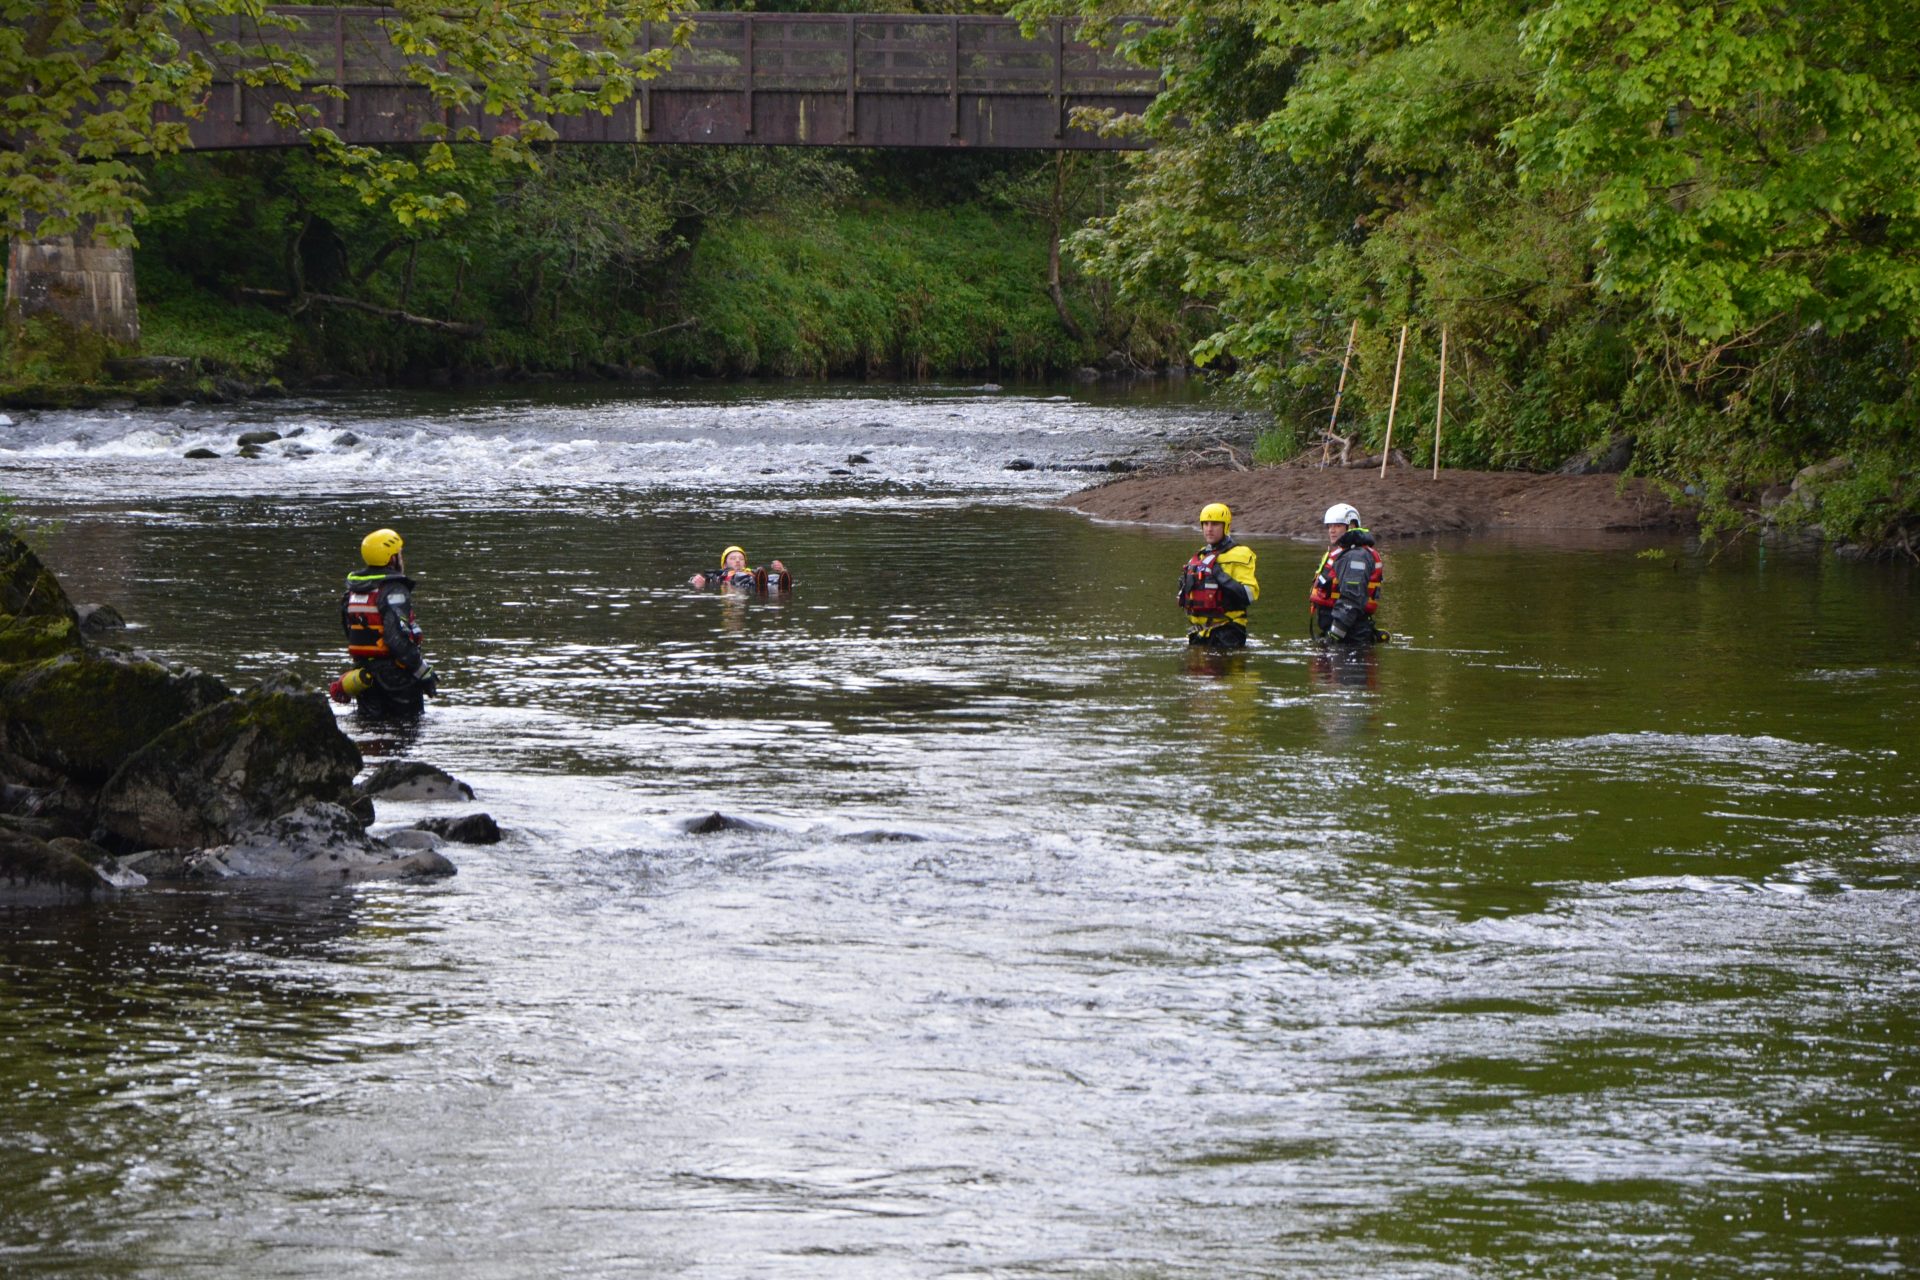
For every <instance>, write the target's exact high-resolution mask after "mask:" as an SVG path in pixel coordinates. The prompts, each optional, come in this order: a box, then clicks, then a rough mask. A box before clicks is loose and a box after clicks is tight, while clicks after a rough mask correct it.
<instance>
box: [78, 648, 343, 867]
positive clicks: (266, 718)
mask: <svg viewBox="0 0 1920 1280" xmlns="http://www.w3.org/2000/svg"><path fill="white" fill-rule="evenodd" d="M359 770H360V751H359V748H357V747H355V746H354V745H353V741H352V740H351V739H350V738H348V737H347V736H346V734H344V733H342V732H340V726H339V724H338V723H337V722H336V721H335V720H334V718H333V712H332V710H331V709H330V708H329V707H328V706H327V700H326V698H325V697H324V696H322V695H320V694H318V693H312V692H308V691H306V690H305V689H304V688H303V686H302V685H301V683H300V681H299V679H298V678H297V677H296V676H294V675H293V673H291V672H288V673H284V674H282V675H280V676H276V677H273V678H271V679H269V680H267V681H265V682H263V683H262V684H260V685H259V686H258V687H256V688H253V689H250V690H248V691H247V692H246V693H244V694H241V695H240V696H238V697H234V698H228V699H226V700H225V701H223V702H219V703H217V704H215V705H213V706H211V707H208V708H206V709H205V710H202V711H197V712H195V713H194V714H193V715H191V716H188V717H187V718H186V719H185V720H182V721H181V722H180V723H178V724H176V725H174V726H173V727H172V728H170V729H167V730H166V731H165V732H163V733H161V734H160V735H159V736H158V737H156V738H154V739H153V741H151V742H149V743H147V744H146V745H145V746H143V747H142V748H140V750H138V751H137V752H135V753H134V754H133V755H132V756H130V757H128V759H127V761H126V763H125V764H123V765H121V766H120V768H119V769H118V770H117V771H116V772H115V773H114V774H113V776H112V777H111V778H109V779H108V780H107V783H106V785H105V786H104V787H103V788H102V789H101V792H100V799H99V803H98V806H97V808H96V810H95V816H96V819H97V820H98V822H99V824H100V826H101V828H102V829H103V830H104V831H106V832H108V833H110V834H111V835H112V836H114V837H116V838H117V839H119V840H121V841H123V842H125V843H126V844H127V845H129V846H131V847H132V848H135V849H154V848H161V847H165V846H208V845H220V844H227V843H230V842H231V841H233V840H234V839H236V838H237V837H239V836H240V835H241V834H242V833H243V832H246V831H248V830H250V829H251V828H254V827H257V826H258V825H260V824H261V823H263V822H266V821H268V820H269V819H272V818H277V817H279V816H280V815H282V814H284V813H288V812H290V811H292V810H293V809H296V808H298V807H300V806H301V805H304V804H306V803H308V802H310V801H316V800H317V801H324V802H327V803H330V804H336V805H345V804H348V803H350V802H351V801H352V799H353V775H354V774H356V773H358V772H359Z"/></svg>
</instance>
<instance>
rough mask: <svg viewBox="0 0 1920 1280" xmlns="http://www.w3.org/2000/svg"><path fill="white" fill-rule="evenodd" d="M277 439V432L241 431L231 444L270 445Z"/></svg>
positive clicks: (278, 436) (278, 435)
mask: <svg viewBox="0 0 1920 1280" xmlns="http://www.w3.org/2000/svg"><path fill="white" fill-rule="evenodd" d="M279 438H280V433H279V432H278V431H242V432H241V433H240V434H239V435H238V436H236V437H235V438H234V441H233V442H234V443H235V444H238V445H251V444H272V443H273V442H274V441H275V440H278V439H279Z"/></svg>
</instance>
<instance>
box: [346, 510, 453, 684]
mask: <svg viewBox="0 0 1920 1280" xmlns="http://www.w3.org/2000/svg"><path fill="white" fill-rule="evenodd" d="M400 547H401V542H400V535H399V534H397V533H395V532H394V531H393V530H391V529H375V530H374V531H373V532H372V533H370V534H368V535H367V536H366V537H365V538H364V539H363V540H362V541H361V543H360V558H361V559H362V560H364V561H366V568H365V570H363V571H361V572H359V573H350V574H348V575H347V590H346V592H345V594H343V595H342V596H341V597H340V625H341V627H342V628H343V629H344V630H345V631H346V633H347V656H348V657H350V658H352V659H353V666H352V668H351V669H349V670H347V671H343V672H342V673H341V674H340V678H339V679H337V680H335V681H334V682H333V683H332V684H330V685H328V686H327V695H328V696H329V697H331V698H332V699H333V700H334V701H335V702H348V701H357V702H358V703H359V704H360V713H361V714H362V715H369V716H417V715H419V714H420V712H421V710H422V709H423V707H424V705H425V704H424V702H423V699H425V698H429V697H432V696H434V695H435V694H438V693H439V692H440V679H439V677H438V676H436V675H434V673H433V668H432V667H431V666H430V665H428V663H427V655H426V654H424V653H422V652H421V650H420V624H419V623H417V622H415V621H414V620H413V579H411V578H409V577H407V569H406V564H405V563H404V562H403V561H402V559H401V556H400Z"/></svg>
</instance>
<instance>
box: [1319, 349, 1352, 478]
mask: <svg viewBox="0 0 1920 1280" xmlns="http://www.w3.org/2000/svg"><path fill="white" fill-rule="evenodd" d="M1359 333H1360V317H1358V316H1355V317H1354V319H1353V327H1352V328H1350V329H1348V330H1347V354H1345V355H1344V356H1341V357H1340V385H1339V386H1338V387H1336V388H1335V389H1334V392H1333V416H1332V417H1331V418H1328V419H1327V438H1326V441H1325V442H1324V443H1323V444H1322V445H1321V446H1320V465H1321V466H1323V467H1324V466H1326V465H1327V464H1328V463H1329V462H1331V461H1333V429H1334V428H1335V427H1337V426H1339V425H1340V397H1341V396H1344V395H1345V394H1347V365H1348V364H1350V363H1351V362H1352V361H1353V340H1354V338H1356V337H1358V336H1359ZM1340 456H1341V458H1342V459H1345V458H1346V456H1347V455H1346V453H1345V451H1344V450H1343V451H1342V452H1341V454H1340Z"/></svg>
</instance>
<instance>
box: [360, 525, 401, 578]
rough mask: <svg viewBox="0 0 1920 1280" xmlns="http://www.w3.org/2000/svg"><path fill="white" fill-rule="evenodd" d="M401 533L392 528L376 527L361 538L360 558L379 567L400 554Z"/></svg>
mask: <svg viewBox="0 0 1920 1280" xmlns="http://www.w3.org/2000/svg"><path fill="white" fill-rule="evenodd" d="M401 546H402V543H401V541H400V535H399V534H397V533H395V532H394V531H393V530H391V529H375V530H374V531H373V532H372V533H370V534H368V535H367V536H366V537H364V538H362V539H360V558H361V559H362V560H365V561H366V562H367V563H368V564H369V565H371V566H373V567H374V568H376V569H378V568H379V567H380V566H381V565H384V564H389V563H391V562H392V560H393V558H394V557H395V556H397V555H399V554H400V548H401Z"/></svg>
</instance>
